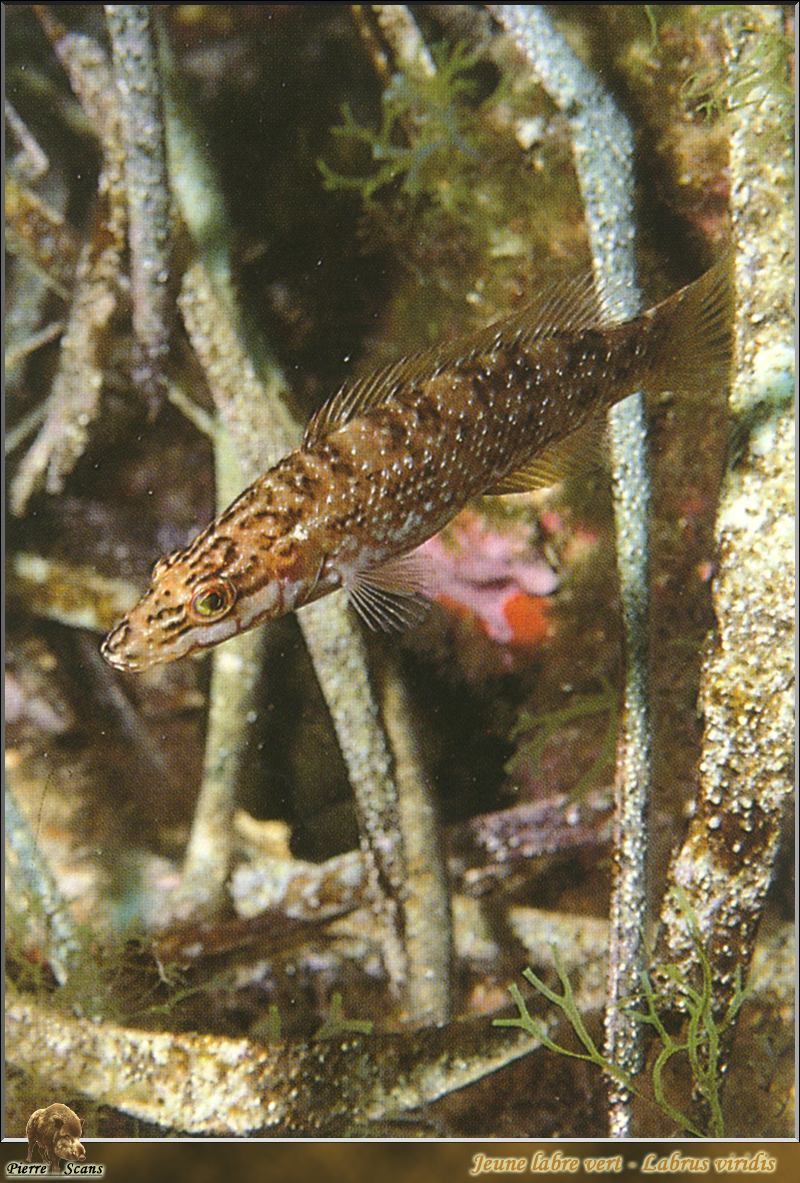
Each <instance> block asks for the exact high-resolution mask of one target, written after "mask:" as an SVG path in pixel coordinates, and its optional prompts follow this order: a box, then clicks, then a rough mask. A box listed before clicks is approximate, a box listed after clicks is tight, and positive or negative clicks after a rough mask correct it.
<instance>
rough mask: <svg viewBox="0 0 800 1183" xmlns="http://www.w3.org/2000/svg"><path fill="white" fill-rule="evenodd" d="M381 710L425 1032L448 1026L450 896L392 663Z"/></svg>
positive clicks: (414, 1009)
mask: <svg viewBox="0 0 800 1183" xmlns="http://www.w3.org/2000/svg"><path fill="white" fill-rule="evenodd" d="M381 704H382V706H383V718H384V723H385V725H386V731H387V734H388V736H389V742H390V744H391V747H392V752H393V754H394V775H395V780H396V782H397V808H398V814H399V830H400V833H401V834H402V835H403V839H404V845H405V863H406V876H405V883H404V885H403V897H402V898H403V912H404V918H405V946H406V953H407V956H408V961H409V965H410V966H413V967H414V968H415V972H414V974H413V976H410V977H409V982H408V990H407V994H406V1006H407V1007H408V1011H409V1014H410V1015H411V1016H412V1017H413V1019H414V1021H415V1022H417V1023H419V1024H420V1025H421V1026H426V1025H429V1024H431V1023H437V1024H438V1023H444V1022H445V1021H446V1020H447V1019H448V1018H449V1017H450V1006H451V985H450V977H451V961H452V949H451V945H450V942H451V939H452V938H451V933H452V922H451V918H450V892H449V884H448V879H447V866H446V863H445V858H444V846H443V843H442V840H441V836H440V834H439V827H438V824H437V818H436V811H435V803H434V796H433V793H432V791H431V788H430V786H429V784H428V780H427V777H426V774H425V768H424V766H423V764H422V760H421V757H420V753H419V748H418V746H417V743H416V740H415V736H416V735H418V734H419V723H418V721H417V722H415V720H414V716H413V708H412V704H411V702H410V700H409V694H408V689H407V686H406V683H405V679H404V678H403V674H402V671H401V669H400V668H399V666H398V663H397V661H396V660H395V659H394V657H389V658H388V659H387V661H386V662H385V664H384V666H383V668H382V669H381Z"/></svg>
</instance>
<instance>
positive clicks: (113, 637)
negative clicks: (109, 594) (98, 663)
mask: <svg viewBox="0 0 800 1183" xmlns="http://www.w3.org/2000/svg"><path fill="white" fill-rule="evenodd" d="M131 632H132V630H131V627H130V625H129V624H128V622H127V620H123V621H121V623H120V624H118V625H117V627H116V628H115V629H112V631H111V632H110V633H109V634H108V636H107V637H106V638H105V639H104V641H103V643H102V644H101V646H100V653H101V654H102V656H103V657H104V658H105V660H106V661H107V662H108V664H109V665H112V666H113V667H114V669H115V670H123V671H126V672H127V671H135V670H139V669H142V668H143V667H144V665H145V664H146V662H145V661H144V659H143V654H141V653H137V652H136V646H135V644H134V643H133V638H132V636H131Z"/></svg>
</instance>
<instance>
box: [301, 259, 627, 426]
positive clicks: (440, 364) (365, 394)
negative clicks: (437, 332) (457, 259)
mask: <svg viewBox="0 0 800 1183" xmlns="http://www.w3.org/2000/svg"><path fill="white" fill-rule="evenodd" d="M603 297H604V299H605V302H606V307H607V306H608V293H607V292H605V291H604V292H603ZM614 319H615V318H614V316H613V314H609V313H608V312H604V311H603V304H602V303H601V297H600V293H599V292H598V289H597V286H596V284H595V281H594V278H593V276H592V275H591V273H584V274H581V275H578V276H577V277H575V278H573V279H568V280H558V281H556V282H553V283H551V284H548V285H547V286H546V287H544V288H543V289H542V291H541V292H540V293H539V295H538V296H537V297H536V298H535V299H534V300H532V301H531V302H530V303H529V304H526V305H525V307H524V308H521V309H518V310H517V311H515V312H512V313H511V314H510V315H509V316H507V317H504V318H503V319H502V320H498V321H495V322H494V324H491V325H488V326H487V327H486V328H485V329H479V330H478V332H476V333H472V334H470V335H469V336H465V337H458V338H456V339H455V340H453V341H450V342H445V343H444V344H442V345H435V346H433V347H432V348H430V349H426V350H424V351H423V352H421V353H413V354H410V355H409V356H407V357H402V358H400V359H399V360H398V361H395V362H392V363H391V364H390V365H387V366H383V367H382V368H381V369H379V370H376V371H374V372H373V373H372V374H367V375H365V376H364V377H363V378H357V379H355V381H352V382H345V383H344V385H343V386H341V387H340V389H339V390H338V391H337V392H336V394H335V395H334V396H333V397H332V398H330V399H329V400H328V401H327V402H326V403H323V405H322V406H321V407H320V408H319V410H318V411H317V412H316V413H315V414H314V415H313V416H312V418H311V419H310V420H309V423H308V426H307V428H306V432H305V436H304V437H303V447H304V448H309V447H311V446H312V445H313V444H315V443H317V442H318V441H319V440H321V439H322V438H324V436H326V435H328V434H329V433H330V432H332V431H336V430H337V428H339V427H344V426H345V424H347V423H350V422H351V420H353V419H356V418H357V417H358V416H359V415H363V414H365V413H366V412H367V411H369V410H372V409H373V408H374V407H379V406H382V405H383V404H384V403H386V402H388V401H389V399H391V398H392V397H393V396H394V395H395V394H397V392H398V390H400V389H401V388H402V387H403V386H405V385H407V384H408V383H412V382H418V383H421V382H425V381H427V380H429V379H430V378H434V377H435V376H436V375H437V374H438V373H440V372H441V371H442V370H445V369H449V368H450V367H455V366H458V365H462V364H464V363H465V362H468V361H470V360H472V359H474V358H475V357H478V356H481V355H484V354H492V353H496V352H497V351H498V350H500V349H503V348H505V347H507V346H509V345H520V344H522V345H527V344H530V343H532V342H534V341H536V340H540V339H543V338H546V337H551V336H554V335H556V334H559V333H565V332H580V331H581V330H583V329H588V328H599V327H601V326H603V325H608V324H611V323H613V322H614Z"/></svg>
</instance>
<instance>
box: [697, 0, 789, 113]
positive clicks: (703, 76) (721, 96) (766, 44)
mask: <svg viewBox="0 0 800 1183" xmlns="http://www.w3.org/2000/svg"><path fill="white" fill-rule="evenodd" d="M723 13H724V14H725V15H726V16H727V17H728V19H729V21H731V22H733V24H734V26H735V27H736V28H740V29H742V30H744V29H746V27H747V22H748V19H749V17H748V11H747V5H746V4H705V5H703V6H702V8H701V10H700V17H699V19H700V21H701V22H706V23H707V22H709V21H710V20H713V19H714V18H715V17H718V16H720V15H722V14H723ZM792 48H793V47H792V42H791V40H790V38H789V37H788V35H787V34H786V33H784V32H780V31H776V32H770V34H769V35H765V36H761V37H759V39H758V44H757V48H756V50H755V53H754V57H753V68H752V69H751V70H750V71H749V72H747V73H745V74H743V75H742V76H741V77H737V79H736V81H735V82H731V78H730V74H729V71H728V70H727V69H726V68H725V66H724V64H723V63H720V65H719V68H718V69H716V70H714V71H713V72H710V71H702V72H700V73H698V74H691V75H690V76H689V77H688V78H687V79H686V81H685V82H684V84H683V88H682V93H683V97H684V98H685V99H686V100H687V101H688V102H689V103H690V104H691V105H692V106H693V108H694V110H695V111H696V112H697V113H698V114H701V115H704V116H705V117H706V119H709V120H712V119H717V118H719V117H720V116H722V115H724V114H725V112H726V111H737V110H740V109H741V108H742V107H749V106H755V107H758V106H760V105H761V103H762V102H763V100H764V92H768V93H772V94H775V93H778V94H782V95H785V96H786V98H787V99H788V98H789V97H790V96H791V95H792V94H793V89H792V83H791V79H790V74H789V55H790V54H791V52H792ZM757 88H759V89H761V91H762V93H761V94H757V93H754V92H755V91H756V89H757ZM790 109H791V108H790Z"/></svg>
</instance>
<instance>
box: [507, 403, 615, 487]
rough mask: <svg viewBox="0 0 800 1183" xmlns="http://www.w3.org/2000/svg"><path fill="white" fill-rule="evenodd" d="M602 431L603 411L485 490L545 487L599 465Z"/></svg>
mask: <svg viewBox="0 0 800 1183" xmlns="http://www.w3.org/2000/svg"><path fill="white" fill-rule="evenodd" d="M605 434H606V416H605V413H601V414H595V415H592V417H591V418H590V419H588V420H587V421H586V423H584V424H583V426H582V427H579V428H578V430H577V431H573V432H571V433H570V434H569V435H568V436H565V437H564V439H562V440H558V441H557V442H556V443H553V444H549V445H548V446H547V447H546V448H545V449H544V451H542V452H539V453H538V454H537V455H536V456H532V457H531V458H530V460H526V462H525V463H524V464H523V465H522V467H521V468H517V469H516V470H515V471H514V472H510V473H509V474H508V476H505V477H503V478H502V480H500V481H498V482H497V484H496V485H493V486H492V488H491V489H487V490H486V492H487V494H488V495H489V496H491V497H495V496H502V495H504V494H506V493H530V492H532V491H533V490H534V489H549V488H550V487H551V485H557V484H558V483H559V481H564V480H566V479H567V477H571V476H578V475H579V474H580V473H583V472H586V471H587V469H591V468H600V467H602V465H603V454H604V445H605Z"/></svg>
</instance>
